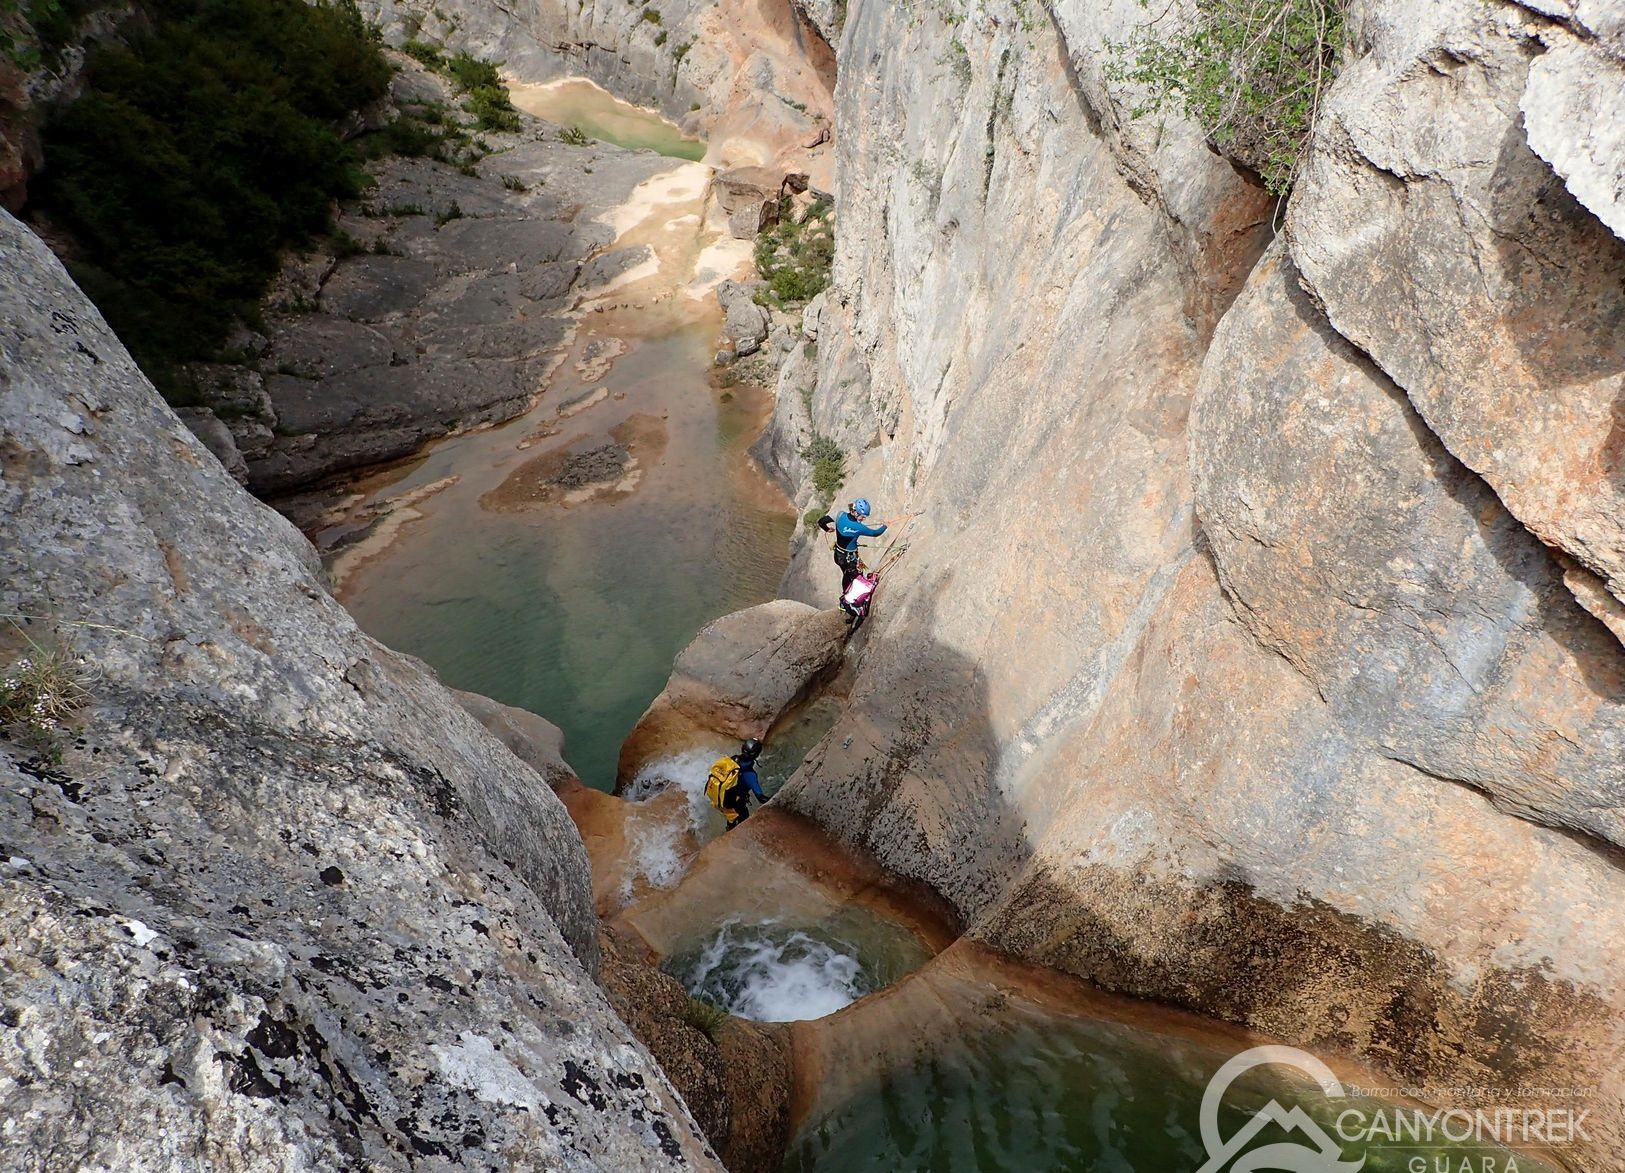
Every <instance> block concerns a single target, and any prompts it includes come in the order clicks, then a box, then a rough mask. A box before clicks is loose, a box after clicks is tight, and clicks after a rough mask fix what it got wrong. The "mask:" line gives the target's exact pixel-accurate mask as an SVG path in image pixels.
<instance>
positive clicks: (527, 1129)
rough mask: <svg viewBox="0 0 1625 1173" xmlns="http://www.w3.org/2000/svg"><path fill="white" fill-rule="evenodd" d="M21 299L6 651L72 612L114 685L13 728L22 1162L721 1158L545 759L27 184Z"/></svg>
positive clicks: (2, 1089)
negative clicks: (610, 955)
mask: <svg viewBox="0 0 1625 1173" xmlns="http://www.w3.org/2000/svg"><path fill="white" fill-rule="evenodd" d="M0 323H3V325H0V356H3V357H0V432H3V434H4V437H5V440H4V444H3V446H0V518H3V522H0V527H3V531H4V536H3V540H0V551H3V553H0V606H3V609H4V610H5V612H7V613H8V614H14V615H21V616H28V617H30V618H29V619H28V620H26V621H23V622H22V625H21V629H20V631H19V629H17V628H12V627H8V628H7V629H6V632H5V635H4V637H3V638H4V640H5V643H4V663H5V664H7V665H8V668H9V666H12V665H13V663H14V659H15V657H16V656H17V655H19V654H23V653H24V652H26V651H28V649H27V647H26V645H25V644H24V642H23V638H22V634H23V633H26V635H27V637H28V638H30V639H33V640H35V641H40V642H43V643H46V644H49V643H51V642H53V641H55V642H59V643H60V645H61V646H63V647H65V648H67V649H70V650H71V653H72V654H74V655H76V656H79V657H83V659H84V661H85V664H84V667H83V668H82V669H81V670H80V674H81V676H82V679H83V683H84V686H85V687H86V688H87V689H88V691H89V694H90V699H89V703H88V705H87V706H86V708H85V709H84V711H83V713H82V714H81V715H80V716H79V717H78V718H76V719H75V720H73V721H72V722H70V723H69V724H68V725H67V726H66V727H65V728H64V729H63V730H62V731H61V732H60V733H59V734H58V735H57V738H56V745H55V747H54V748H55V751H56V752H55V755H52V754H48V753H44V752H41V751H42V750H44V749H46V748H49V747H42V746H38V745H36V746H35V747H34V748H33V749H30V748H27V747H25V745H24V744H23V743H22V742H21V741H19V740H17V738H18V737H19V736H20V734H19V730H18V728H17V727H16V726H13V727H11V728H9V729H8V730H7V731H6V739H5V740H0V780H3V782H4V785H3V787H0V844H3V848H4V850H3V852H0V857H3V858H4V859H5V860H6V861H7V862H5V863H3V864H0V905H3V906H4V910H3V915H0V926H3V927H0V938H3V942H0V1001H3V1002H4V1004H5V1006H4V1017H5V1021H6V1023H7V1030H6V1031H5V1032H4V1034H3V1035H0V1096H3V1098H4V1100H5V1102H6V1117H7V1127H6V1128H5V1129H4V1130H3V1132H0V1165H4V1166H5V1167H6V1168H8V1169H19V1170H23V1169H28V1170H39V1171H42V1173H43V1171H44V1170H47V1169H53V1170H54V1169H61V1168H118V1169H130V1168H183V1167H186V1168H192V1167H198V1168H202V1167H207V1168H211V1169H232V1170H239V1169H240V1170H271V1169H287V1168H313V1169H341V1168H359V1167H366V1168H377V1169H397V1168H398V1169H405V1168H424V1167H431V1166H432V1167H438V1168H481V1169H503V1170H507V1169H560V1168H594V1169H614V1170H623V1169H624V1170H632V1169H648V1170H655V1169H678V1168H699V1169H714V1168H718V1165H717V1163H716V1161H715V1159H714V1158H713V1157H712V1156H711V1154H710V1151H709V1149H708V1147H707V1145H706V1144H705V1142H704V1140H703V1139H702V1137H701V1136H700V1134H699V1132H698V1130H697V1129H696V1127H695V1126H694V1125H693V1123H692V1122H691V1121H690V1119H689V1117H688V1115H687V1113H686V1111H685V1109H684V1107H683V1105H682V1103H681V1101H680V1100H679V1099H678V1097H677V1096H676V1094H675V1093H674V1092H673V1091H672V1089H671V1087H670V1086H669V1084H668V1083H667V1082H666V1080H665V1078H664V1077H663V1076H662V1075H661V1073H660V1071H659V1069H658V1068H657V1067H656V1066H655V1064H654V1063H653V1061H652V1060H651V1059H650V1058H649V1056H648V1054H647V1052H645V1051H644V1050H643V1049H642V1047H640V1046H639V1045H638V1044H637V1043H636V1042H635V1041H634V1039H633V1037H632V1036H631V1034H630V1033H629V1032H628V1031H627V1029H626V1028H625V1027H624V1026H623V1025H622V1024H621V1023H620V1022H619V1021H618V1020H617V1019H616V1018H615V1016H614V1014H613V1013H612V1011H611V1009H610V1007H609V1005H608V1004H607V1003H606V1001H605V1000H604V997H603V995H602V994H601V993H600V992H599V990H598V989H597V987H596V986H595V985H594V984H593V981H592V978H591V976H590V974H591V971H592V970H593V969H594V968H595V966H596V964H597V958H598V954H597V943H596V927H597V926H596V919H595V918H594V916H593V913H592V907H591V895H590V889H589V879H588V876H587V869H586V859H585V854H584V852H583V850H582V846H581V842H580V839H579V838H578V837H577V835H576V834H575V831H574V829H573V828H572V826H571V825H570V822H569V819H568V817H567V815H566V814H565V812H564V810H563V808H562V806H561V805H560V804H559V802H558V801H557V800H556V799H555V798H554V796H553V794H552V792H551V791H550V790H549V788H548V787H547V785H546V784H545V783H544V782H543V781H542V779H541V778H540V777H539V776H538V775H537V774H536V773H535V772H534V771H533V770H532V769H530V768H529V767H527V766H526V765H524V764H523V763H522V762H521V761H520V760H519V759H518V758H516V757H515V756H514V755H513V754H512V753H511V752H509V751H508V750H507V749H506V748H504V747H503V746H502V745H501V744H500V743H499V742H498V741H497V740H496V739H494V738H493V737H491V736H490V735H488V734H487V733H486V732H485V731H484V730H483V729H481V728H480V726H479V725H478V724H477V723H476V722H475V720H474V719H473V718H472V717H470V716H468V715H467V714H466V713H464V712H463V710H462V709H461V708H460V707H459V706H458V704H457V702H456V701H455V700H454V699H453V698H452V696H451V695H450V694H449V693H448V692H447V691H446V690H445V689H443V688H442V687H441V686H440V685H439V684H438V683H436V682H435V681H434V680H433V679H432V678H431V677H430V676H428V675H426V674H425V673H424V672H423V671H421V670H420V669H419V668H418V667H417V666H416V665H415V663H413V662H411V661H408V660H406V659H404V658H402V657H398V656H395V655H393V654H392V653H390V652H389V651H387V650H386V649H384V648H382V647H380V646H379V645H378V644H376V643H374V642H373V641H372V640H370V639H368V638H367V637H366V636H364V635H362V634H361V633H360V632H359V631H358V630H357V629H356V627H355V625H354V623H353V622H352V621H351V620H350V618H349V617H348V615H347V614H346V613H345V612H344V611H343V609H342V608H341V607H340V606H339V605H338V604H337V603H336V602H335V601H334V600H333V599H332V598H331V597H329V596H328V595H327V593H326V592H325V590H324V589H323V587H322V576H321V571H320V567H319V565H318V564H317V562H316V558H315V555H314V552H313V551H312V550H311V548H310V546H309V545H308V543H306V542H305V541H304V539H303V538H301V537H300V536H299V535H298V534H297V533H296V532H295V531H294V530H293V528H292V527H291V526H290V525H289V524H288V523H287V522H286V521H284V520H283V519H282V518H280V517H279V516H277V515H276V514H275V513H273V512H271V511H270V510H269V509H266V508H264V507H262V506H260V505H258V504H257V503H255V502H254V501H253V500H252V499H251V498H249V497H248V496H247V495H246V494H245V493H243V492H242V491H241V490H240V489H239V488H238V487H237V486H236V485H234V484H233V483H232V481H231V480H230V479H229V478H228V477H227V475H226V474H225V472H224V471H223V470H222V469H221V467H220V465H219V463H218V462H217V461H216V460H215V459H214V457H212V456H211V455H210V454H209V453H208V452H207V451H205V450H204V448H203V447H202V446H201V445H200V444H199V443H198V442H197V441H196V440H195V439H194V438H193V437H192V436H191V434H190V433H189V432H187V430H186V429H185V428H184V427H183V426H182V425H181V424H180V422H179V421H178V420H177V419H176V417H175V416H174V415H173V414H172V413H171V412H170V411H169V410H168V409H167V408H166V407H164V406H163V404H162V403H161V402H160V401H159V399H158V397H157V395H156V394H155V393H154V391H153V390H152V388H151V386H150V385H149V384H148V383H147V382H146V381H145V379H143V378H142V377H141V375H140V374H139V372H138V371H137V369H136V367H135V365H134V363H133V362H132V361H131V359H130V358H129V356H128V355H127V354H126V353H125V351H124V350H123V348H122V347H121V346H120V345H119V343H118V341H117V340H116V339H115V338H114V336H113V334H112V333H111V331H110V330H109V329H108V328H107V326H106V324H105V323H104V322H103V321H102V320H101V318H100V317H99V315H98V314H97V313H96V311H95V309H94V308H93V307H92V306H91V305H90V303H89V302H88V301H87V300H86V299H85V298H84V297H83V295H82V294H80V293H79V291H78V290H77V289H75V288H74V287H73V285H72V284H71V283H70V281H69V279H68V277H67V275H66V273H65V272H64V271H63V269H62V268H61V266H60V265H59V264H58V263H57V261H56V260H55V259H54V258H53V257H52V256H51V255H50V253H49V252H48V251H47V250H46V248H45V246H44V245H43V244H42V243H41V242H40V241H39V240H38V239H37V238H35V237H34V236H33V235H32V234H30V233H29V232H27V231H26V230H25V229H23V228H22V227H21V225H19V224H18V223H17V222H16V221H15V220H13V219H12V218H11V217H10V216H8V215H4V214H0ZM53 756H54V757H55V758H56V759H57V760H52V759H53Z"/></svg>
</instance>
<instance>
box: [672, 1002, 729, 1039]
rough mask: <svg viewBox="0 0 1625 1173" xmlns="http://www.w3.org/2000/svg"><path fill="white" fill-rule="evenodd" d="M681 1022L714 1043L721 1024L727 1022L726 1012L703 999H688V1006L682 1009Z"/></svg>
mask: <svg viewBox="0 0 1625 1173" xmlns="http://www.w3.org/2000/svg"><path fill="white" fill-rule="evenodd" d="M683 1021H684V1022H686V1023H688V1025H689V1026H692V1027H693V1028H694V1029H695V1030H697V1031H699V1032H700V1033H701V1034H702V1035H704V1036H705V1037H706V1038H708V1039H710V1040H711V1041H712V1042H713V1043H714V1042H716V1041H717V1035H718V1034H719V1033H720V1032H721V1030H722V1027H723V1024H724V1023H726V1022H727V1021H728V1012H727V1011H726V1010H724V1009H723V1008H722V1007H720V1006H718V1005H716V1004H715V1003H714V1002H707V1001H706V1000H705V999H704V998H694V997H690V998H689V1000H688V1005H687V1006H685V1007H684V1008H683Z"/></svg>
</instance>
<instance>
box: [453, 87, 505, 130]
mask: <svg viewBox="0 0 1625 1173" xmlns="http://www.w3.org/2000/svg"><path fill="white" fill-rule="evenodd" d="M463 108H464V109H465V110H467V111H468V112H469V113H470V114H472V115H474V117H475V118H476V119H478V120H479V128H480V129H481V130H506V131H515V130H518V129H519V112H518V111H517V110H515V109H514V108H513V103H512V102H511V101H509V100H508V87H507V86H476V87H475V88H473V89H471V90H469V91H468V100H467V101H465V102H464V103H463Z"/></svg>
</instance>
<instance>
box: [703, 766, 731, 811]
mask: <svg viewBox="0 0 1625 1173" xmlns="http://www.w3.org/2000/svg"><path fill="white" fill-rule="evenodd" d="M738 785H739V763H738V762H737V761H735V760H734V759H733V758H718V759H717V760H716V762H715V763H714V764H713V765H712V767H711V773H710V774H709V775H707V776H706V779H705V797H707V798H709V799H710V800H711V805H712V806H714V807H716V808H717V809H718V810H721V809H723V803H725V802H727V801H728V798H729V796H730V795H732V794H733V792H734V790H735V788H736V787H738Z"/></svg>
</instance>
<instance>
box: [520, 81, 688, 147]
mask: <svg viewBox="0 0 1625 1173" xmlns="http://www.w3.org/2000/svg"><path fill="white" fill-rule="evenodd" d="M509 90H510V93H511V95H512V98H513V103H514V105H516V106H518V107H519V108H520V109H521V110H523V111H525V112H526V113H527V114H534V115H536V117H538V118H545V119H547V120H548V121H549V122H552V123H556V124H557V125H559V126H563V127H567V128H568V127H575V128H576V129H578V130H581V131H582V132H583V133H585V134H586V135H587V136H588V137H589V138H595V139H598V140H599V141H601V142H606V143H614V144H615V145H616V146H618V147H625V148H627V149H628V150H632V151H655V152H656V153H658V154H661V155H669V156H671V157H672V158H674V159H688V160H691V161H695V162H697V161H699V160H700V159H703V158H704V157H705V142H704V141H703V140H702V139H697V138H694V137H692V136H690V135H686V134H684V133H683V131H682V129H681V128H679V127H678V126H677V125H676V124H675V123H672V122H668V121H667V120H666V119H665V118H662V117H661V116H660V115H659V114H657V113H655V112H654V111H653V110H646V109H644V108H643V107H641V106H634V105H632V104H631V103H630V102H623V101H621V100H620V99H619V98H617V97H616V96H615V95H614V94H611V93H610V92H609V91H607V90H605V89H602V88H600V87H599V86H597V85H594V84H593V83H592V82H590V81H587V80H586V79H585V78H570V79H568V80H565V81H556V82H550V83H548V84H546V85H517V84H516V85H510V87H509Z"/></svg>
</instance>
